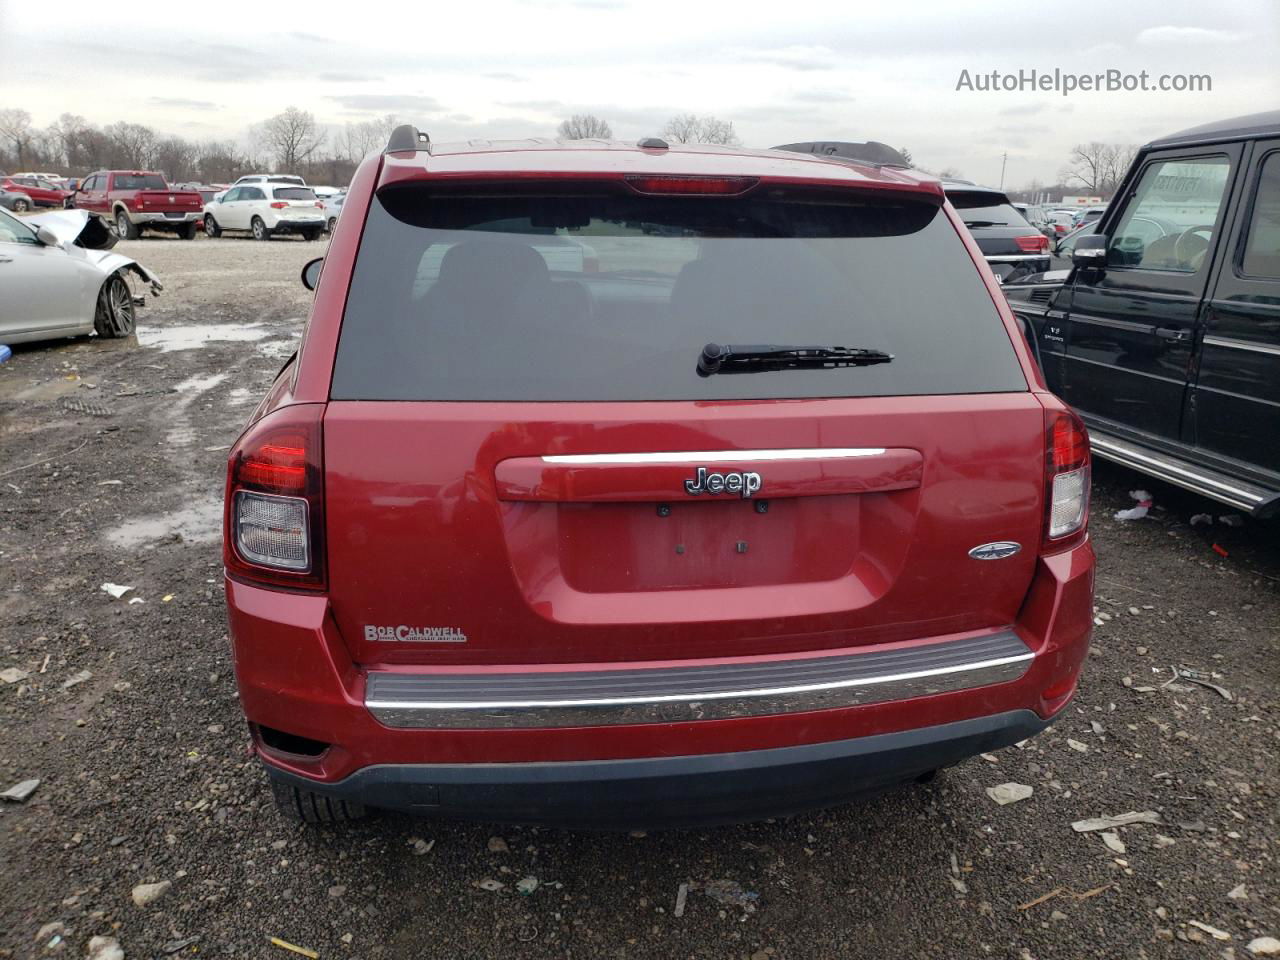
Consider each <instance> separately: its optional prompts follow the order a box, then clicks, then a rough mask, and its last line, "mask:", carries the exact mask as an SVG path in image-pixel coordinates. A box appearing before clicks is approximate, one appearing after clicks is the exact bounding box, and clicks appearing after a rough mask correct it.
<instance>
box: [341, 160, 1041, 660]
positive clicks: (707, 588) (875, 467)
mask: <svg viewBox="0 0 1280 960" xmlns="http://www.w3.org/2000/svg"><path fill="white" fill-rule="evenodd" d="M560 190H561V192H563V193H564V194H568V195H567V196H566V195H558V196H554V197H546V196H518V195H511V194H506V195H502V196H494V195H492V193H490V192H488V191H478V192H477V194H476V195H474V196H473V195H468V194H467V193H466V191H465V190H463V191H460V190H459V188H458V187H457V186H456V185H454V186H453V187H452V188H451V192H450V193H449V194H448V196H439V195H433V194H431V192H430V191H429V189H425V188H422V187H420V186H412V187H395V188H387V189H384V190H383V191H382V193H380V194H379V196H378V197H377V198H375V201H374V205H373V208H372V209H371V211H370V214H369V218H368V221H367V222H366V224H365V231H364V239H363V242H362V247H361V252H360V255H359V259H358V261H357V263H356V269H355V274H354V277H353V280H352V286H351V290H350V293H349V296H348V301H347V308H346V314H345V318H344V321H343V329H342V333H341V340H340V343H339V349H338V357H337V361H336V364H335V367H334V375H333V384H332V389H331V400H330V402H329V404H328V408H327V410H326V413H325V418H324V429H323V432H324V461H325V503H326V531H325V533H326V541H327V555H328V569H327V580H328V589H329V596H330V601H331V604H332V609H333V614H334V617H335V620H336V623H337V625H338V627H339V630H340V632H341V634H342V636H343V638H344V640H345V642H346V643H347V644H348V645H349V646H350V647H351V650H352V653H353V656H354V657H355V659H356V660H357V661H358V662H363V663H369V664H372V663H386V664H392V663H399V664H424V665H426V664H430V665H450V664H454V665H464V664H551V663H556V664H592V663H601V662H610V661H615V662H617V661H648V660H672V659H685V658H715V657H730V656H742V655H759V654H771V653H784V652H797V651H808V650H824V649H834V648H841V647H849V646H856V645H864V644H876V643H888V642H897V641H911V640H917V639H923V638H929V637H936V636H939V635H944V634H954V633H958V632H964V631H971V630H981V629H984V628H988V627H999V626H1006V625H1008V624H1010V623H1011V622H1013V620H1014V619H1015V617H1016V615H1017V611H1018V609H1019V607H1020V605H1021V604H1022V602H1023V600H1024V598H1025V595H1026V592H1027V589H1028V585H1029V583H1030V581H1031V577H1032V571H1033V567H1034V564H1035V558H1036V554H1037V550H1036V547H1037V546H1038V543H1039V540H1040V536H1041V528H1042V526H1043V523H1044V507H1043V500H1044V482H1045V479H1044V478H1045V461H1044V456H1045V454H1044V442H1045V441H1044V410H1043V409H1042V407H1041V405H1040V403H1039V401H1038V400H1037V399H1036V397H1035V396H1034V395H1033V394H1032V393H1031V392H1029V391H1028V389H1027V383H1026V379H1025V377H1024V375H1023V373H1022V369H1021V367H1020V365H1019V363H1018V361H1017V358H1016V355H1015V353H1014V350H1013V346H1012V343H1011V341H1010V338H1009V335H1008V333H1007V331H1006V329H1005V327H1004V325H1003V323H1002V321H1001V319H1000V317H999V314H998V312H997V309H996V306H995V304H994V302H993V301H992V298H991V295H990V294H989V293H988V291H987V289H986V287H985V285H984V284H983V282H982V279H981V276H980V274H979V271H978V269H977V267H976V265H975V264H974V262H973V260H972V258H971V257H970V256H969V254H968V252H967V251H966V249H965V247H964V245H963V243H962V242H961V240H960V237H959V234H958V233H957V229H956V227H955V225H954V224H953V223H952V222H951V220H950V219H949V218H948V216H947V214H946V212H945V211H941V210H939V209H938V208H937V207H936V206H927V205H924V204H918V205H913V204H911V203H909V202H904V201H902V200H900V199H893V200H885V201H877V200H876V199H875V198H870V197H869V196H868V195H867V194H865V193H855V192H854V191H849V193H848V195H846V196H839V197H831V196H824V197H815V196H813V195H812V194H811V193H809V194H805V195H804V196H803V197H799V196H797V197H794V198H793V197H791V196H790V195H788V194H787V192H786V191H772V190H771V191H769V192H768V193H767V195H761V196H758V197H750V196H749V197H747V198H738V197H733V198H697V199H692V198H687V197H678V198H665V197H664V198H648V197H645V198H637V197H635V196H634V195H632V194H629V193H628V192H627V191H626V190H622V191H620V192H614V193H609V192H607V191H600V190H596V191H595V192H584V193H583V194H577V193H575V192H574V191H572V190H568V189H565V188H560ZM548 235H555V236H559V237H563V238H564V239H566V240H574V241H577V242H580V243H583V244H586V245H589V246H590V248H591V251H592V254H593V258H592V259H593V270H592V271H591V272H586V270H585V269H584V268H582V267H575V266H574V265H572V264H567V263H563V262H559V261H557V260H555V259H554V258H553V259H551V260H548V258H547V257H546V256H545V254H544V253H542V250H543V249H546V248H547V247H548V242H547V239H546V238H547V236H548ZM711 342H715V343H729V344H733V343H739V344H760V343H782V344H811V345H821V344H831V345H842V346H848V347H861V348H866V349H873V350H878V351H881V352H884V353H888V354H890V355H891V356H892V360H891V362H887V363H879V364H877V365H874V366H847V365H828V366H822V365H818V366H813V365H810V366H804V365H801V366H798V367H788V368H785V369H759V370H749V371H746V372H741V373H739V372H725V373H720V374H715V375H710V376H700V375H699V373H698V371H697V358H698V356H699V352H700V351H701V350H702V348H703V346H704V345H705V344H707V343H711ZM1004 541H1008V542H1012V543H1015V544H1021V545H1022V546H1023V547H1024V549H1022V550H1021V551H1020V552H1017V553H1014V554H1013V555H1011V556H1002V557H1000V558H999V559H976V558H975V557H973V556H971V555H970V551H971V550H973V549H974V548H976V547H979V546H982V545H984V544H991V543H995V542H1004Z"/></svg>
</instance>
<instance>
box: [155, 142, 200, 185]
mask: <svg viewBox="0 0 1280 960" xmlns="http://www.w3.org/2000/svg"><path fill="white" fill-rule="evenodd" d="M199 157H200V148H199V147H197V146H196V145H195V144H194V143H192V142H191V141H190V140H184V139H182V137H166V138H165V139H163V140H161V141H159V142H158V143H157V144H156V146H155V153H154V156H153V159H152V164H153V165H154V166H155V167H156V168H157V169H158V170H160V171H162V172H163V173H164V174H165V176H166V177H168V179H169V182H170V183H184V182H186V181H189V180H194V179H196V177H197V175H198V174H197V170H196V162H197V160H198V159H199Z"/></svg>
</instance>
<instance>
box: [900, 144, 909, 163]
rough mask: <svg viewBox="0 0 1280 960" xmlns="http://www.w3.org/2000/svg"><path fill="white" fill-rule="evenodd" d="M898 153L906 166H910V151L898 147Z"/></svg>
mask: <svg viewBox="0 0 1280 960" xmlns="http://www.w3.org/2000/svg"><path fill="white" fill-rule="evenodd" d="M898 152H899V153H900V154H902V159H903V160H905V161H907V166H910V165H911V151H910V150H908V149H907V148H906V147H899V148H898Z"/></svg>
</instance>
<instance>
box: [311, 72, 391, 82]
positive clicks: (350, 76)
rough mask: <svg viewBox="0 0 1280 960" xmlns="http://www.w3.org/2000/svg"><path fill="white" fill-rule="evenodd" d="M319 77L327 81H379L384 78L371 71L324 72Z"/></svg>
mask: <svg viewBox="0 0 1280 960" xmlns="http://www.w3.org/2000/svg"><path fill="white" fill-rule="evenodd" d="M317 79H319V80H322V81H324V82H325V83H377V82H379V81H380V80H381V79H382V78H381V77H376V76H374V75H373V74H371V73H322V74H320V75H319V76H318V77H317Z"/></svg>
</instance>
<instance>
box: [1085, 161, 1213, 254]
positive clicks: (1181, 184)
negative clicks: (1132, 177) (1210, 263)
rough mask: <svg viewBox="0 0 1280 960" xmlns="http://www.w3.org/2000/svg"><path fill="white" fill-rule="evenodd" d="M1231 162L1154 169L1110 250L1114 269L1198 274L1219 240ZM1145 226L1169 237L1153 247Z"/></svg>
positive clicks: (1171, 164) (1170, 163)
mask: <svg viewBox="0 0 1280 960" xmlns="http://www.w3.org/2000/svg"><path fill="white" fill-rule="evenodd" d="M1230 170H1231V165H1230V162H1229V161H1228V160H1227V158H1226V157H1203V158H1197V159H1194V160H1161V161H1157V162H1155V163H1152V164H1149V165H1148V166H1147V168H1146V170H1144V171H1143V173H1142V179H1141V180H1140V181H1139V182H1138V189H1137V190H1136V191H1135V192H1134V195H1133V198H1132V199H1131V200H1130V201H1129V203H1128V205H1127V206H1126V207H1125V209H1124V213H1123V214H1122V215H1121V217H1120V223H1119V225H1118V226H1117V227H1116V228H1115V231H1114V232H1113V233H1112V236H1111V241H1110V244H1109V246H1108V248H1107V262H1108V263H1110V264H1112V265H1113V266H1124V267H1136V268H1138V269H1141V270H1167V271H1172V272H1175V273H1195V272H1196V271H1197V270H1199V269H1200V266H1201V264H1203V263H1204V260H1205V255H1206V254H1207V253H1208V250H1209V246H1210V244H1211V243H1212V241H1213V231H1214V224H1215V223H1217V221H1218V208H1219V207H1220V206H1221V205H1222V196H1223V192H1224V190H1225V189H1226V185H1227V174H1228V173H1229V172H1230ZM1143 221H1147V222H1156V223H1161V224H1163V225H1164V226H1165V229H1166V230H1167V233H1165V234H1164V235H1163V236H1161V237H1159V238H1158V239H1155V240H1153V241H1151V242H1149V243H1148V242H1147V241H1146V239H1145V234H1146V233H1147V232H1148V228H1147V226H1146V224H1144V223H1143Z"/></svg>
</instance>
